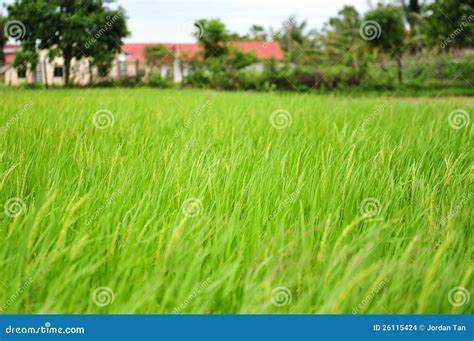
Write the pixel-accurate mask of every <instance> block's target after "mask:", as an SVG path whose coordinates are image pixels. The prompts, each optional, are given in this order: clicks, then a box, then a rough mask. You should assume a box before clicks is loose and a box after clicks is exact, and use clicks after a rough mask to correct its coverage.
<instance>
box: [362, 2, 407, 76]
mask: <svg viewBox="0 0 474 341" xmlns="http://www.w3.org/2000/svg"><path fill="white" fill-rule="evenodd" d="M365 20H366V21H365V22H364V23H363V24H362V25H364V24H366V25H373V26H372V28H373V29H374V30H375V31H377V32H376V33H377V34H376V35H375V36H374V37H372V38H373V39H372V38H371V39H369V40H367V41H368V43H369V45H371V46H373V47H375V48H377V49H380V51H381V52H382V53H386V54H388V55H391V56H394V57H395V60H396V62H397V71H398V72H397V74H398V81H399V82H400V84H401V83H402V81H403V70H402V55H403V51H404V49H405V44H404V40H405V26H404V24H403V18H402V14H401V11H400V9H399V8H397V7H394V6H391V5H388V6H386V5H383V4H379V5H378V6H377V8H376V9H374V10H372V11H370V12H368V13H367V15H366V16H365ZM362 28H363V26H362Z"/></svg>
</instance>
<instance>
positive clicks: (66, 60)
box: [64, 53, 72, 86]
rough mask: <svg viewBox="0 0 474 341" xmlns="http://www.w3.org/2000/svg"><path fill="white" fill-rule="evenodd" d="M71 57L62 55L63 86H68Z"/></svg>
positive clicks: (65, 54)
mask: <svg viewBox="0 0 474 341" xmlns="http://www.w3.org/2000/svg"><path fill="white" fill-rule="evenodd" d="M71 59H72V58H71V56H70V55H69V54H67V53H64V85H65V86H68V85H69V78H70V73H71Z"/></svg>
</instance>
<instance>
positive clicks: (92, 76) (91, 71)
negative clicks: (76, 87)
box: [89, 60, 94, 85]
mask: <svg viewBox="0 0 474 341" xmlns="http://www.w3.org/2000/svg"><path fill="white" fill-rule="evenodd" d="M92 67H93V66H92V62H91V60H89V85H92V84H94V72H93V70H92Z"/></svg>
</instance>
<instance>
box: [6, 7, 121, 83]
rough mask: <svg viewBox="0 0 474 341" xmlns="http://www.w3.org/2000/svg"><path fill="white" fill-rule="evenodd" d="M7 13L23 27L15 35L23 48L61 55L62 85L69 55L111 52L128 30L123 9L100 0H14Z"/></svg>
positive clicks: (67, 80) (71, 56) (91, 54)
mask: <svg viewBox="0 0 474 341" xmlns="http://www.w3.org/2000/svg"><path fill="white" fill-rule="evenodd" d="M110 2H111V1H107V3H110ZM8 16H9V18H11V19H12V20H18V21H20V22H22V23H23V25H24V26H25V27H26V32H25V34H24V36H23V37H21V38H20V39H19V40H20V41H21V43H22V48H23V50H26V51H31V52H33V51H36V50H37V49H40V50H41V49H48V51H49V53H48V56H49V58H50V59H53V58H54V57H62V58H63V59H64V76H65V84H66V85H68V84H69V81H70V72H71V62H72V60H73V59H75V60H76V61H77V60H80V59H82V58H92V59H94V57H96V56H99V59H102V60H103V59H104V57H103V54H104V53H108V54H110V55H115V54H116V53H117V52H118V51H120V46H121V45H122V39H123V38H124V37H126V36H127V34H128V31H127V27H126V22H125V13H124V11H123V9H122V8H118V9H117V10H112V9H110V8H108V7H106V6H105V5H104V2H103V1H102V0H51V1H28V0H15V2H14V3H13V4H11V5H10V6H8Z"/></svg>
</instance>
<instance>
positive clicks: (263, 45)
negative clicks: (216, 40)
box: [122, 41, 283, 61]
mask: <svg viewBox="0 0 474 341" xmlns="http://www.w3.org/2000/svg"><path fill="white" fill-rule="evenodd" d="M156 45H164V46H166V47H167V48H169V49H172V50H173V51H175V52H176V54H177V55H178V56H180V55H182V54H186V55H187V56H188V57H194V56H195V55H196V54H197V53H198V52H200V51H201V49H202V48H201V46H200V45H199V44H197V43H188V44H174V43H129V44H124V45H122V51H123V52H124V53H125V54H126V56H127V60H130V61H135V60H138V61H145V47H149V46H156ZM228 45H230V46H233V47H237V48H239V49H241V50H242V51H243V52H254V53H255V55H256V56H257V58H258V59H267V58H275V59H277V60H282V59H283V50H282V49H281V47H280V44H279V43H278V42H275V41H269V42H262V41H234V42H230V43H228Z"/></svg>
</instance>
